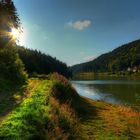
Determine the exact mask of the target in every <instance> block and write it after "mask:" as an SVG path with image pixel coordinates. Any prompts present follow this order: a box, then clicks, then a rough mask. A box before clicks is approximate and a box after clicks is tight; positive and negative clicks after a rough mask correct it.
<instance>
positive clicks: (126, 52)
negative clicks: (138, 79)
mask: <svg viewBox="0 0 140 140" xmlns="http://www.w3.org/2000/svg"><path fill="white" fill-rule="evenodd" d="M139 69H140V39H139V40H136V41H133V42H130V43H128V44H125V45H122V46H120V47H118V48H116V49H114V50H113V51H111V52H109V53H105V54H102V55H101V56H99V57H98V58H96V59H94V60H92V61H89V62H86V63H82V64H78V65H74V66H72V67H70V70H72V72H73V73H79V72H116V71H127V70H129V71H139Z"/></svg>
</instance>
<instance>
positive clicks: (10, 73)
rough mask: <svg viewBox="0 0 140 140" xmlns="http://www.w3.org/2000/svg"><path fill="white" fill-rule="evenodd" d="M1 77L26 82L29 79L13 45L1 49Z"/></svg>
mask: <svg viewBox="0 0 140 140" xmlns="http://www.w3.org/2000/svg"><path fill="white" fill-rule="evenodd" d="M0 77H1V78H3V79H7V80H8V79H9V80H11V81H14V82H18V83H25V81H26V79H27V74H26V72H25V71H24V65H23V63H22V62H21V60H20V59H19V57H18V54H17V52H16V49H15V48H14V47H12V46H7V47H4V48H1V49H0Z"/></svg>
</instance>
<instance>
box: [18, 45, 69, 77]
mask: <svg viewBox="0 0 140 140" xmlns="http://www.w3.org/2000/svg"><path fill="white" fill-rule="evenodd" d="M17 51H18V54H19V57H20V59H21V60H22V62H23V63H24V66H25V70H26V71H27V72H28V73H29V74H35V73H36V74H49V73H52V72H58V73H60V74H62V75H64V76H66V77H69V76H70V72H69V70H68V67H67V65H66V64H65V63H63V62H61V61H59V60H57V59H56V58H53V57H51V56H50V55H46V54H44V53H42V52H40V51H37V50H32V49H28V48H24V47H20V46H18V47H17Z"/></svg>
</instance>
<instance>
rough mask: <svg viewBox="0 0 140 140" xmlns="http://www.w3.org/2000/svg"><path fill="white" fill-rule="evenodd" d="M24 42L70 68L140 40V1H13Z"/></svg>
mask: <svg viewBox="0 0 140 140" xmlns="http://www.w3.org/2000/svg"><path fill="white" fill-rule="evenodd" d="M14 2H15V6H16V8H17V10H18V13H19V16H20V19H21V22H22V26H23V28H24V33H23V36H24V37H23V38H22V39H21V43H22V44H24V46H25V47H28V48H32V49H38V50H41V51H42V52H45V53H46V54H50V55H52V56H53V57H57V58H58V59H60V60H61V61H64V62H66V63H67V64H68V65H73V64H77V63H81V62H85V61H89V60H91V59H94V58H96V57H97V56H99V55H100V54H102V53H105V52H108V51H111V50H113V49H114V48H116V47H118V46H120V45H122V44H124V43H128V42H130V41H133V40H136V39H139V38H140V0H14Z"/></svg>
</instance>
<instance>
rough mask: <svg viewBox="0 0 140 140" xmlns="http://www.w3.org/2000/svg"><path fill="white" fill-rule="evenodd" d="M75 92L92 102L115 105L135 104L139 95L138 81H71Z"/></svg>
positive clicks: (139, 81) (139, 84)
mask: <svg viewBox="0 0 140 140" xmlns="http://www.w3.org/2000/svg"><path fill="white" fill-rule="evenodd" d="M71 82H72V85H73V86H74V87H75V89H76V90H77V92H78V93H79V94H80V95H82V96H85V97H88V98H91V99H94V100H104V101H107V102H111V103H116V104H129V105H132V104H135V103H136V94H138V95H140V80H122V79H121V80H113V79H110V80H105V79H104V80H99V79H96V80H90V81H71Z"/></svg>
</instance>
